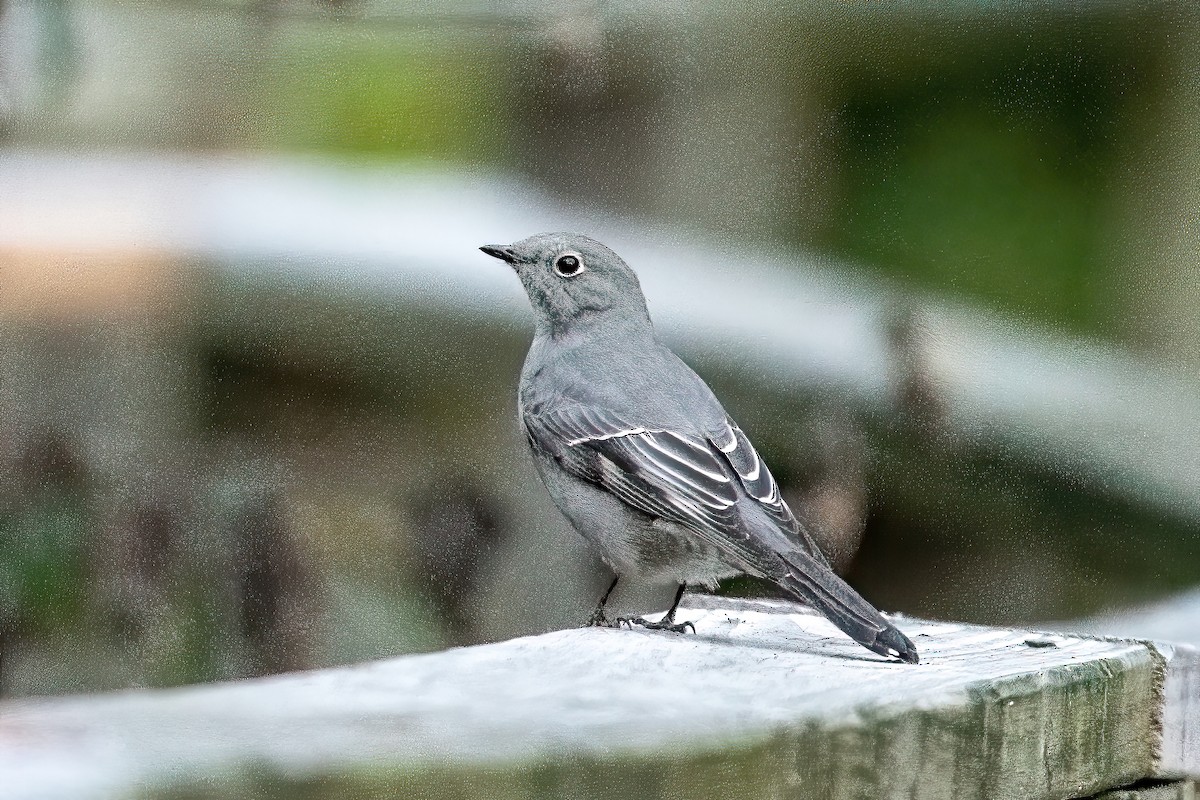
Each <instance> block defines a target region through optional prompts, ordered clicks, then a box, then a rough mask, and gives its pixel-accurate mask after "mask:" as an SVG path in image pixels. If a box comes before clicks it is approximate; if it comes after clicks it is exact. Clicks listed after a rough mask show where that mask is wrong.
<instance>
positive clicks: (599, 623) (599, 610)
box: [583, 575, 621, 628]
mask: <svg viewBox="0 0 1200 800" xmlns="http://www.w3.org/2000/svg"><path fill="white" fill-rule="evenodd" d="M619 580H621V576H620V575H617V576H616V577H615V578H613V582H612V583H610V584H609V585H608V591H607V592H605V593H604V597H601V598H600V604H599V605H597V606H596V610H595V611H593V612H592V616H591V617H589V618H588V621H587V622H585V623H584V624H583V627H585V628H611V627H613V624H612V623H611V622H609V621H608V616H607V615H606V614H605V613H604V606H606V605H607V604H608V596H609V595H611V594H612V593H613V589H615V588H617V581H619Z"/></svg>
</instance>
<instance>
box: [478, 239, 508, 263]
mask: <svg viewBox="0 0 1200 800" xmlns="http://www.w3.org/2000/svg"><path fill="white" fill-rule="evenodd" d="M479 249H480V250H482V251H483V252H485V253H487V254H488V255H489V256H491V257H492V258H498V259H500V260H501V261H507V262H508V263H509V264H515V263H517V254H516V253H514V252H513V250H512V248H511V247H505V246H504V245H502V244H485V245H484V246H483V247H481V248H479Z"/></svg>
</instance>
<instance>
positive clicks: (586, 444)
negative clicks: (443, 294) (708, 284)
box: [479, 233, 918, 664]
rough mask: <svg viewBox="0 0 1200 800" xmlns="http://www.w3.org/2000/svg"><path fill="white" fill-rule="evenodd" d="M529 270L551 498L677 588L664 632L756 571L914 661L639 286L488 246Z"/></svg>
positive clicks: (526, 408)
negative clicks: (698, 603) (795, 509)
mask: <svg viewBox="0 0 1200 800" xmlns="http://www.w3.org/2000/svg"><path fill="white" fill-rule="evenodd" d="M479 249H480V250H482V251H483V252H485V253H487V254H488V255H490V256H494V257H496V258H499V259H501V260H502V261H506V262H507V263H508V264H510V265H511V266H512V268H513V269H514V270H515V271H516V273H517V276H518V277H519V278H520V279H521V283H522V285H523V286H524V287H525V291H526V293H527V294H528V295H529V300H530V302H531V303H532V304H533V311H534V319H535V323H536V326H535V334H534V339H533V344H532V345H531V346H530V348H529V354H528V356H526V358H525V366H524V368H523V370H522V372H521V384H520V390H519V410H520V416H521V422H522V424H523V425H524V427H525V433H526V435H527V437H528V440H529V447H530V450H532V451H533V460H534V464H535V465H536V467H537V470H538V473H539V474H540V475H541V478H542V481H543V482H544V483H545V484H546V489H547V490H548V491H549V493H550V496H551V498H553V500H554V502H555V504H556V505H557V506H558V507H559V509H560V510H561V511H562V513H563V514H564V515H566V517H567V519H569V520H570V521H571V524H572V525H574V526H575V528H576V529H577V530H578V531H579V533H580V534H581V535H582V536H583V538H584V539H586V540H587V541H588V542H590V543H591V544H592V545H593V546H594V547H595V548H596V550H598V551H599V553H600V556H601V557H602V558H603V559H604V561H605V562H606V563H607V564H608V565H609V566H610V567H612V569H613V571H614V572H615V573H616V578H615V579H614V580H613V582H612V585H611V586H609V588H608V591H607V592H605V593H604V597H603V598H601V600H600V603H599V605H598V607H597V608H596V612H595V613H594V614H593V615H592V618H591V620H589V624H592V625H610V624H611V623H610V622H609V620H608V618H607V616H606V615H605V604H606V603H607V601H608V598H609V596H610V595H611V594H612V591H613V589H615V588H616V585H617V582H618V581H619V580H620V579H621V576H623V575H629V576H635V577H638V578H640V579H644V580H649V581H656V582H663V583H665V582H668V581H672V582H676V583H678V584H679V590H678V592H677V593H676V595H675V602H674V603H673V604H672V605H671V610H670V611H668V612H667V614H666V616H665V617H663V618H662V619H661V620H659V621H657V622H648V621H646V620H644V619H641V618H640V617H639V618H636V619H633V620H623V619H622V620H618V624H619V623H620V622H629V623H631V624H638V625H643V626H645V627H647V628H658V629H666V630H671V631H676V632H679V633H682V632H684V631H685V630H686V628H687V627H691V624H690V623H686V622H685V623H676V622H675V609H676V608H677V607H678V605H679V600H680V598H681V597H682V596H683V592H684V589H685V588H686V586H687V584H689V583H699V584H704V585H707V586H709V587H712V586H715V585H716V583H717V581H718V580H720V579H722V578H727V577H731V576H733V575H738V574H741V573H749V574H751V575H757V576H759V577H762V578H766V579H767V580H770V581H772V582H774V583H775V584H777V585H779V586H780V587H781V588H782V589H784V590H785V591H786V592H787V593H788V594H791V595H792V596H794V597H796V598H798V599H800V600H802V601H804V602H806V603H808V604H809V605H811V606H812V607H814V608H816V609H817V610H818V611H820V612H821V613H822V614H824V615H825V616H826V617H827V618H828V619H829V620H830V621H831V622H833V624H835V625H837V626H838V628H840V629H841V630H843V631H844V632H845V633H846V634H847V635H848V636H850V637H851V638H853V639H854V640H855V641H856V642H858V643H860V644H861V645H863V646H864V647H866V648H868V649H870V650H872V651H874V652H876V653H879V654H880V655H884V656H894V657H897V658H900V659H902V660H904V661H907V662H909V663H912V664H915V663H917V658H918V657H917V649H916V647H914V646H913V643H912V642H911V641H909V640H908V638H907V637H905V635H904V634H903V633H901V632H900V631H899V630H897V629H896V628H895V627H894V626H893V625H892V624H891V623H889V622H888V621H887V620H886V619H884V618H883V616H882V615H881V614H880V613H879V612H878V611H877V610H875V608H874V607H873V606H872V605H871V604H870V603H868V602H867V601H866V600H864V599H863V598H862V597H860V596H859V594H858V593H857V592H855V591H854V589H852V588H850V586H849V585H848V584H847V583H846V582H845V581H843V580H842V579H841V578H839V577H838V576H837V575H835V574H834V573H833V570H832V569H831V568H830V566H829V562H828V561H826V559H825V556H824V555H823V554H822V553H821V551H820V549H819V548H818V547H817V545H816V544H815V543H814V542H813V540H812V539H811V538H810V537H809V535H808V534H807V533H806V532H805V530H804V529H803V528H802V527H801V525H800V524H799V523H798V522H797V520H796V518H795V516H793V514H792V512H791V509H789V508H788V506H787V503H785V502H784V501H783V498H782V497H781V496H780V494H779V487H778V486H777V485H776V483H775V479H774V478H772V477H771V473H770V472H769V471H768V470H767V465H766V464H764V463H763V461H762V459H760V458H759V456H758V453H757V452H755V450H754V447H753V446H752V445H751V444H750V440H749V439H747V438H746V434H745V433H743V432H742V430H741V428H739V427H738V426H737V424H736V423H735V422H734V421H733V420H732V419H730V417H729V415H728V414H726V413H725V409H724V408H722V407H721V403H720V402H719V401H718V400H717V398H716V397H715V396H714V395H713V393H712V390H711V389H709V388H708V385H707V384H706V383H705V382H704V381H703V380H702V379H701V378H700V376H698V375H697V374H696V373H695V372H693V371H692V369H691V368H690V367H689V366H688V365H687V364H685V363H683V361H682V360H680V359H679V357H678V356H676V355H675V354H674V353H673V352H671V351H670V350H669V349H667V348H666V347H665V346H664V345H663V344H662V343H660V342H659V341H658V338H657V336H656V335H655V333H654V327H653V325H652V324H651V322H650V314H649V312H648V311H647V309H646V300H645V298H644V297H643V295H642V289H641V285H640V284H639V283H638V279H637V276H636V275H635V274H634V272H633V270H632V269H630V268H629V267H628V266H627V265H626V264H625V262H624V261H622V260H621V258H620V257H619V256H618V255H617V254H616V253H614V252H613V251H612V250H609V249H608V248H607V247H605V246H604V245H602V244H600V243H599V242H597V241H595V240H593V239H590V238H588V237H587V236H583V235H580V234H575V233H544V234H539V235H537V236H531V237H529V238H528V239H524V240H522V241H520V242H517V243H516V244H512V245H507V246H505V245H484V246H483V247H481V248H479Z"/></svg>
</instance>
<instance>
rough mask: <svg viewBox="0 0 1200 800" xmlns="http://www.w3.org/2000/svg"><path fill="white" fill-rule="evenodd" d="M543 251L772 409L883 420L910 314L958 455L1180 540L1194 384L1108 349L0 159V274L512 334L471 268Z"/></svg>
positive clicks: (710, 272)
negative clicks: (50, 264)
mask: <svg viewBox="0 0 1200 800" xmlns="http://www.w3.org/2000/svg"><path fill="white" fill-rule="evenodd" d="M555 229H575V230H581V231H584V232H588V233H591V234H592V235H594V236H596V237H597V238H600V239H602V240H604V241H606V242H607V243H609V244H611V245H612V246H613V248H614V249H616V250H617V251H618V252H619V253H621V254H622V255H623V256H625V258H626V260H628V261H629V262H630V263H631V264H632V265H633V266H634V267H635V268H636V269H637V270H638V272H639V274H640V275H641V276H642V279H643V284H644V287H645V290H646V294H647V296H648V298H649V302H650V307H651V311H652V312H653V314H654V316H655V318H656V319H657V320H658V321H659V323H660V326H661V328H662V330H663V331H664V332H665V334H666V335H667V336H668V337H669V338H672V339H674V340H675V341H676V343H677V344H679V345H680V346H682V347H683V348H685V349H687V350H689V351H690V352H692V353H704V354H706V355H709V356H712V357H715V358H717V359H721V360H724V361H725V362H727V363H729V364H730V365H731V366H734V367H739V368H742V369H744V370H745V371H746V374H747V375H748V376H751V377H752V378H753V379H754V380H756V381H759V382H762V383H765V384H771V385H774V386H776V387H779V386H784V387H786V386H796V385H812V384H817V385H820V386H822V387H825V388H829V389H834V390H837V391H842V392H847V393H849V394H851V395H853V396H856V397H857V398H859V399H860V401H862V402H865V403H867V404H869V405H876V406H881V405H882V404H885V403H887V402H888V399H889V397H890V391H891V390H890V388H889V376H890V375H891V374H892V373H890V372H889V348H888V344H887V329H888V326H889V324H890V322H891V320H892V319H893V315H894V313H895V310H896V309H897V308H898V307H908V308H911V307H913V306H914V305H916V306H917V307H918V310H919V312H920V316H919V318H920V320H921V328H922V333H923V334H924V335H923V336H922V337H921V340H922V341H923V342H924V343H925V344H924V347H925V351H924V352H923V354H922V355H923V359H924V361H925V362H926V364H927V365H928V367H929V369H930V371H931V378H932V380H933V381H934V384H935V385H936V386H937V388H938V391H939V392H940V394H941V399H942V401H943V405H944V408H945V411H946V414H947V419H948V420H949V422H950V423H951V425H952V426H953V427H954V429H955V430H956V431H957V432H958V433H959V434H963V435H967V436H970V437H979V438H981V439H985V440H990V441H993V442H996V443H998V444H1000V445H1001V446H1004V447H1008V448H1012V449H1014V450H1016V451H1018V452H1020V453H1022V454H1023V455H1024V456H1025V457H1026V458H1029V459H1031V460H1033V461H1035V462H1037V463H1040V464H1044V465H1047V466H1049V467H1051V468H1054V469H1056V470H1059V471H1062V472H1064V473H1067V474H1071V475H1074V476H1077V477H1078V478H1079V479H1081V480H1083V481H1086V482H1087V483H1089V484H1090V485H1091V486H1093V487H1098V488H1101V489H1103V490H1104V491H1109V492H1113V493H1116V494H1118V495H1122V496H1125V497H1128V498H1130V499H1133V500H1135V501H1137V502H1139V503H1142V504H1150V505H1153V506H1154V507H1157V508H1159V509H1160V510H1162V511H1165V512H1167V513H1172V514H1179V515H1183V516H1186V517H1188V518H1192V519H1196V518H1200V381H1198V380H1197V379H1196V376H1187V375H1183V374H1181V373H1179V372H1177V371H1175V372H1173V371H1171V370H1170V369H1167V368H1165V367H1162V366H1158V365H1153V364H1147V363H1139V362H1138V361H1136V360H1135V359H1133V358H1132V357H1131V356H1130V355H1129V354H1128V353H1124V352H1121V351H1120V350H1118V349H1116V348H1113V347H1109V346H1106V345H1101V344H1096V343H1092V342H1086V341H1079V340H1067V339H1063V338H1059V337H1055V336H1052V335H1049V334H1047V333H1045V332H1039V331H1035V330H1029V329H1027V328H1023V327H1021V326H1019V325H1017V324H1015V323H1013V322H1011V321H1008V320H1005V319H1002V318H1000V317H998V316H996V315H994V314H990V313H988V312H985V311H981V310H979V309H972V308H963V307H955V306H948V305H945V304H940V303H939V302H937V301H933V300H924V299H920V298H914V297H912V296H911V295H907V294H902V293H900V292H899V291H898V290H896V289H895V287H891V286H887V285H880V284H870V283H868V282H866V281H865V280H863V279H862V278H861V277H858V276H856V275H854V274H853V273H852V271H851V270H849V269H846V268H845V267H844V266H839V265H836V264H833V263H830V262H828V261H824V260H822V261H818V260H815V259H813V258H812V257H811V256H806V255H804V254H800V253H780V252H774V253H768V252H763V251H761V250H755V249H749V248H743V247H735V246H734V245H730V244H728V243H721V244H717V243H714V242H712V241H711V240H708V239H705V238H704V237H703V236H702V235H700V234H696V233H689V232H686V231H679V230H669V231H668V230H662V229H650V228H648V227H646V226H645V225H644V224H642V223H639V222H636V221H630V220H618V219H613V218H612V217H603V216H600V215H597V214H593V213H586V212H583V211H579V210H578V209H571V208H568V207H566V206H565V205H563V204H561V203H556V202H554V201H553V200H551V199H548V198H546V197H544V196H542V195H539V194H538V193H536V192H535V191H533V190H531V189H530V188H529V187H528V186H526V185H524V184H522V183H519V182H515V181H513V180H509V179H505V178H503V177H500V176H496V175H490V174H476V173H471V172H466V171H458V172H454V171H446V172H436V173H435V172H417V171H412V170H404V169H400V168H366V167H361V166H360V167H350V166H331V165H329V164H328V163H325V162H316V161H307V160H299V159H297V160H277V159H276V160H266V159H258V158H255V159H251V158H239V157H218V156H174V155H172V156H164V155H161V154H153V155H152V154H107V153H106V154H94V155H78V154H64V153H54V152H34V151H17V152H13V151H0V257H8V256H11V255H12V254H20V253H38V254H79V255H83V256H87V255H89V254H101V255H120V254H161V255H163V256H166V257H168V258H170V257H177V256H189V257H199V258H202V259H205V260H207V261H209V262H210V263H213V264H216V265H218V266H222V267H223V268H228V269H230V270H235V271H238V272H244V271H245V270H249V269H257V270H271V271H278V272H279V273H280V275H281V279H285V280H305V279H315V280H320V281H323V282H330V281H333V282H337V283H343V282H344V283H346V284H349V285H351V286H362V287H363V288H369V289H370V290H372V291H381V290H383V291H394V292H397V293H400V294H403V295H405V296H407V297H410V298H413V299H417V300H420V301H421V302H425V303H432V304H442V305H444V306H445V307H446V308H447V310H448V311H455V312H458V313H465V314H470V315H474V316H483V317H488V316H490V317H493V318H495V319H496V320H497V321H504V322H508V323H511V322H513V321H521V320H525V319H527V315H528V311H527V309H526V306H525V300H524V298H523V296H522V295H521V292H520V289H519V287H518V285H517V283H516V281H515V280H513V277H512V276H511V275H510V274H508V273H507V272H506V271H505V270H504V269H503V268H500V267H499V266H498V265H497V262H495V261H494V260H492V259H489V258H487V257H486V256H484V255H482V254H481V253H479V252H478V251H477V250H476V249H475V248H476V247H477V245H479V244H482V243H487V242H506V241H512V240H514V239H518V238H521V237H523V236H526V235H528V234H531V233H535V232H539V231H544V230H555ZM3 287H4V283H3V275H2V273H0V292H3V290H4V288H3ZM0 313H3V312H2V311H0Z"/></svg>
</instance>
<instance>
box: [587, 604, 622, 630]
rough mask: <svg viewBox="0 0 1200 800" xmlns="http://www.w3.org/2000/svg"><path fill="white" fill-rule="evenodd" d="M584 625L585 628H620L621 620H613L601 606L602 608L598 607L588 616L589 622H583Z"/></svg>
mask: <svg viewBox="0 0 1200 800" xmlns="http://www.w3.org/2000/svg"><path fill="white" fill-rule="evenodd" d="M583 627H585V628H619V627H621V622H620V620H617V621H616V622H614V621H613V620H611V619H609V618H608V615H607V614H605V613H604V608H603V607H601V608H597V609H596V610H595V611H593V612H592V615H591V616H590V617H588V620H587V622H585V623H583Z"/></svg>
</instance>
